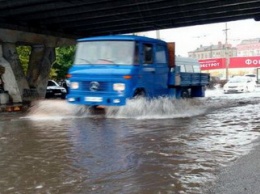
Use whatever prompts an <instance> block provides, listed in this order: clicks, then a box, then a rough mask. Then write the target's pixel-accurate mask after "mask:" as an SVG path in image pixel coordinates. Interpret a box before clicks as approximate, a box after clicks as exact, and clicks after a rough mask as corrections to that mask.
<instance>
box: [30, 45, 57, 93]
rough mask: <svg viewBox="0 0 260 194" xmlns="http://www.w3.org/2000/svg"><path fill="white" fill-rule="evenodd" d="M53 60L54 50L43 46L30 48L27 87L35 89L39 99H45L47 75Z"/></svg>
mask: <svg viewBox="0 0 260 194" xmlns="http://www.w3.org/2000/svg"><path fill="white" fill-rule="evenodd" d="M54 60H55V48H51V47H45V46H44V45H34V46H32V50H31V55H30V60H29V65H28V71H27V78H28V83H29V86H30V87H31V88H36V90H37V92H38V94H39V97H42V98H44V97H45V93H46V87H47V83H48V79H49V74H50V71H51V66H52V64H53V62H54Z"/></svg>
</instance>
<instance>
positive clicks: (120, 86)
mask: <svg viewBox="0 0 260 194" xmlns="http://www.w3.org/2000/svg"><path fill="white" fill-rule="evenodd" d="M113 89H114V90H115V91H124V90H125V84H123V83H115V84H113Z"/></svg>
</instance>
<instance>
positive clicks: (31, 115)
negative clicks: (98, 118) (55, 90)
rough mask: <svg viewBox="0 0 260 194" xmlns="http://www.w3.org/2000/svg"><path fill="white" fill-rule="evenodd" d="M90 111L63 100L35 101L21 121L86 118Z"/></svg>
mask: <svg viewBox="0 0 260 194" xmlns="http://www.w3.org/2000/svg"><path fill="white" fill-rule="evenodd" d="M90 112H91V111H90V109H89V108H88V107H86V106H77V105H73V104H69V103H68V102H66V101H64V100H41V101H36V102H34V104H33V105H32V107H31V108H30V109H29V110H28V113H27V115H26V116H25V117H22V118H21V119H30V120H62V119H67V118H79V117H88V116H89V115H91V114H90Z"/></svg>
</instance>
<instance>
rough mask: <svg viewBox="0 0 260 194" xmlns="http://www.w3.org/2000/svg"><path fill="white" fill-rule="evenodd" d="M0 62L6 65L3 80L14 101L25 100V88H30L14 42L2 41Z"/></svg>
mask: <svg viewBox="0 0 260 194" xmlns="http://www.w3.org/2000/svg"><path fill="white" fill-rule="evenodd" d="M0 58H1V59H0V63H1V65H2V66H4V67H5V70H6V71H5V73H4V74H3V81H4V83H5V85H4V87H5V90H6V91H8V93H9V95H10V97H11V99H12V101H13V102H14V103H19V102H23V99H22V96H23V91H24V89H29V86H28V83H27V80H26V78H25V75H24V72H23V69H22V66H21V64H20V60H19V56H18V54H17V52H16V46H15V44H14V43H2V48H1V52H0Z"/></svg>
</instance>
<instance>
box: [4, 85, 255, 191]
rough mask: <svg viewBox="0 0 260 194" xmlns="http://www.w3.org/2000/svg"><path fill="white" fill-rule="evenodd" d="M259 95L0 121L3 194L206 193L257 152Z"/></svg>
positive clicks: (52, 108)
mask: <svg viewBox="0 0 260 194" xmlns="http://www.w3.org/2000/svg"><path fill="white" fill-rule="evenodd" d="M259 110H260V90H258V91H256V92H254V93H246V94H228V95H224V94H223V92H222V91H221V90H220V89H217V90H209V91H207V97H206V98H200V99H189V100H180V101H171V100H169V99H165V98H162V99H157V100H151V101H145V100H144V99H139V100H136V101H134V102H133V101H130V102H129V103H128V105H127V106H126V107H121V108H109V109H108V110H107V112H106V113H105V114H100V113H99V112H95V113H93V112H90V111H89V110H88V109H86V108H84V107H78V106H73V105H70V104H67V103H66V102H65V101H61V100H48V101H40V102H37V103H36V104H35V105H34V106H33V107H32V108H31V110H30V111H29V112H28V113H26V114H21V113H12V114H10V113H1V114H0V194H9V193H10V194H14V193H15V194H16V193H17V194H45V193H46V194H72V193H73V194H85V193H90V194H92V193H93V194H96V193H98V194H103V193H104V194H115V193H119V194H164V193H180V194H181V193H192V194H193V193H205V191H206V190H207V189H208V188H209V186H210V185H211V183H212V182H214V180H215V178H216V174H217V173H218V171H219V169H221V168H223V167H225V166H227V165H230V164H232V162H233V161H235V160H236V159H238V158H239V157H241V156H243V155H245V154H247V153H248V152H250V150H252V149H254V145H255V144H256V143H257V141H255V140H257V139H258V137H259V135H260V112H259Z"/></svg>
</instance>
